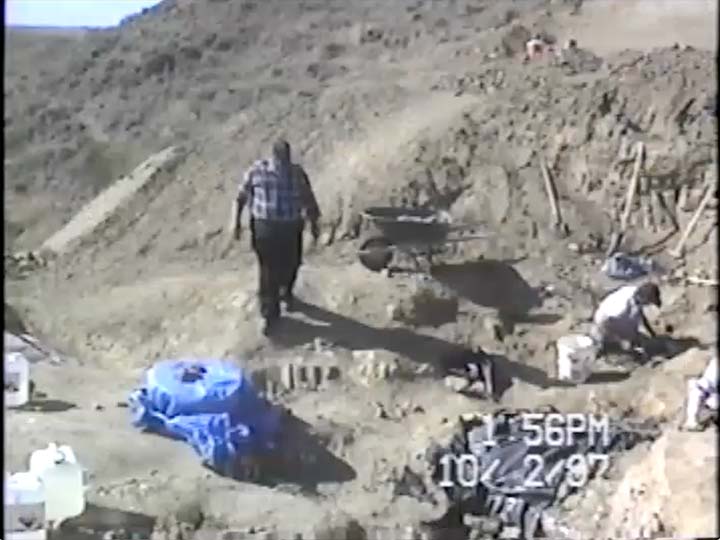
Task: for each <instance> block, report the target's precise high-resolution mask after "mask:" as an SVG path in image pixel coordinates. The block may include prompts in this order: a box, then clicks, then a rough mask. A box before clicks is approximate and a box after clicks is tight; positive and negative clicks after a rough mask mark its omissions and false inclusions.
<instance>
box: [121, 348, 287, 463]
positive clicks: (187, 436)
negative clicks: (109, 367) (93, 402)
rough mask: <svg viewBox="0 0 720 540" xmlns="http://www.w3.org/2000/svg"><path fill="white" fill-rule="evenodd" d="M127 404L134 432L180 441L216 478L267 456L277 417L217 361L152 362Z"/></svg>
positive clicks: (239, 374)
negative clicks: (243, 460)
mask: <svg viewBox="0 0 720 540" xmlns="http://www.w3.org/2000/svg"><path fill="white" fill-rule="evenodd" d="M129 404H130V408H131V411H132V415H133V419H132V423H133V425H134V426H135V427H138V428H140V429H143V430H147V431H152V432H155V433H159V434H162V435H165V436H168V437H172V438H176V439H180V440H184V441H185V442H187V443H188V444H190V445H191V446H192V447H193V448H194V449H195V451H196V452H197V453H198V455H199V456H200V457H201V459H202V460H203V462H204V463H205V464H206V465H208V466H210V467H212V468H213V469H215V470H218V471H220V472H227V471H231V470H232V467H233V465H234V463H235V461H236V459H237V458H239V457H242V456H244V455H248V454H250V453H256V452H261V453H262V452H267V451H269V450H272V449H273V448H274V445H275V440H276V437H277V435H278V430H279V422H280V414H279V412H278V411H276V410H275V409H273V408H272V407H271V406H270V405H268V404H267V403H266V402H265V401H264V400H263V399H262V398H260V397H259V396H258V395H257V393H256V391H255V389H254V388H253V386H252V384H251V383H250V381H249V380H248V379H247V378H246V377H245V375H244V373H243V371H242V370H241V369H240V368H239V367H237V366H236V365H234V364H232V363H230V362H226V361H222V360H166V361H162V362H158V363H157V364H155V365H154V366H153V367H152V368H150V369H149V370H148V371H147V372H146V373H145V380H144V381H143V386H142V387H141V388H140V389H138V390H136V391H134V392H133V393H132V394H131V395H130V398H129Z"/></svg>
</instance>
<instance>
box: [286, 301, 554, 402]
mask: <svg viewBox="0 0 720 540" xmlns="http://www.w3.org/2000/svg"><path fill="white" fill-rule="evenodd" d="M296 307H297V310H298V311H300V312H302V313H303V314H304V315H305V316H307V317H308V318H310V319H312V320H313V323H309V322H305V321H301V320H298V319H295V318H284V319H283V320H282V323H281V324H280V325H279V326H278V328H277V332H276V333H275V334H274V335H273V337H272V341H273V343H275V344H276V345H279V346H283V347H289V348H292V347H297V346H300V345H304V344H306V343H311V342H312V341H313V340H315V339H316V338H321V339H323V340H325V341H328V342H330V343H334V344H336V345H338V346H341V347H345V348H347V349H352V350H358V349H368V348H374V349H384V350H387V351H391V352H394V353H396V354H398V355H400V356H403V357H405V358H409V359H411V360H413V361H415V362H418V363H423V364H429V365H431V366H433V368H435V371H436V373H437V374H440V375H444V374H448V373H450V370H451V369H457V368H459V367H462V366H463V365H464V364H466V363H468V362H480V361H483V359H487V360H489V361H491V362H492V364H493V379H494V383H493V385H494V390H495V391H494V392H493V394H494V397H495V398H499V397H500V396H501V395H502V393H503V392H505V390H507V389H508V388H509V387H510V386H512V379H513V378H518V379H520V380H522V381H524V382H526V383H529V384H532V385H535V386H539V387H541V388H547V387H550V386H562V383H559V382H558V381H555V380H553V379H551V378H549V377H548V376H547V374H546V373H545V372H544V371H542V370H540V369H538V368H534V367H532V366H528V365H525V364H522V363H520V362H516V361H514V360H510V359H508V358H506V357H504V356H501V355H488V354H485V353H483V352H482V351H479V352H473V351H471V350H469V349H467V348H466V347H462V346H460V345H457V344H454V343H450V342H448V341H446V340H443V339H440V338H437V337H434V336H428V335H424V334H419V333H417V332H414V331H412V330H409V329H406V328H376V327H372V326H368V325H366V324H364V323H361V322H358V321H355V320H352V319H349V318H347V317H344V316H342V315H340V314H337V313H332V312H330V311H328V310H326V309H323V308H321V307H319V306H316V305H313V304H309V303H306V302H302V301H300V300H298V301H297V303H296ZM315 323H317V324H315Z"/></svg>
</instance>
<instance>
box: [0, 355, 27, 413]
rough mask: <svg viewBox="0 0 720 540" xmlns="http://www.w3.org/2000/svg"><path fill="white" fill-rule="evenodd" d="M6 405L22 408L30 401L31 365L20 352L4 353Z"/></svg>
mask: <svg viewBox="0 0 720 540" xmlns="http://www.w3.org/2000/svg"><path fill="white" fill-rule="evenodd" d="M3 359H4V370H5V381H4V386H5V405H7V406H8V407H22V406H23V405H25V404H26V403H27V402H28V401H30V364H29V363H28V361H27V358H25V355H23V354H22V353H19V352H11V353H4V354H3Z"/></svg>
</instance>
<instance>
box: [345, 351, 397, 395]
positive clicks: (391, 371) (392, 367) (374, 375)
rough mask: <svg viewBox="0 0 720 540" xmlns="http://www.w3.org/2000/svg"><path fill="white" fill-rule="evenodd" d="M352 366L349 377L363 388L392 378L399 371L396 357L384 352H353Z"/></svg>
mask: <svg viewBox="0 0 720 540" xmlns="http://www.w3.org/2000/svg"><path fill="white" fill-rule="evenodd" d="M352 357H353V361H354V366H353V368H352V369H351V370H350V376H351V377H352V378H353V379H354V380H355V381H356V382H358V383H360V384H362V385H363V386H371V385H373V384H375V383H377V382H379V381H386V380H389V379H392V378H394V377H395V376H396V375H397V374H398V372H399V371H400V363H399V360H398V357H397V356H396V355H395V354H393V353H391V352H389V351H385V350H381V349H371V350H364V351H353V353H352Z"/></svg>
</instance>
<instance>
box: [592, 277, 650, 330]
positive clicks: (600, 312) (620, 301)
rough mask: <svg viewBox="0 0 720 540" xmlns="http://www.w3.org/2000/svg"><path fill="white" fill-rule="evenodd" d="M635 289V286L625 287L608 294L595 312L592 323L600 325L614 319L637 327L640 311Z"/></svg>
mask: <svg viewBox="0 0 720 540" xmlns="http://www.w3.org/2000/svg"><path fill="white" fill-rule="evenodd" d="M637 289H638V287H637V285H626V286H624V287H620V288H619V289H618V290H616V291H613V292H612V293H610V294H609V295H608V296H606V297H605V298H604V299H603V301H602V302H600V305H599V306H598V308H597V309H596V310H595V314H594V315H593V322H594V323H595V324H597V325H602V324H603V323H605V322H607V321H609V320H612V319H615V320H623V321H625V322H628V323H635V324H636V325H639V324H640V320H641V315H642V310H641V308H640V306H639V305H638V303H637V301H636V300H635V292H636V291H637Z"/></svg>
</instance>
